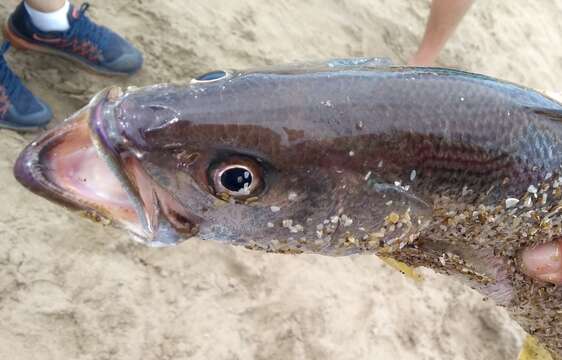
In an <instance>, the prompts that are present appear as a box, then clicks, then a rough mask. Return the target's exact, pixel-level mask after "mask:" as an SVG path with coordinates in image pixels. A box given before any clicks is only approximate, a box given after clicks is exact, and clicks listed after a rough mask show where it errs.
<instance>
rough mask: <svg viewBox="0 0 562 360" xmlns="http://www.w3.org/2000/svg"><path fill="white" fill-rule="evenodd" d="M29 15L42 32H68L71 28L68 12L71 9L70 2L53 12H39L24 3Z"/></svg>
mask: <svg viewBox="0 0 562 360" xmlns="http://www.w3.org/2000/svg"><path fill="white" fill-rule="evenodd" d="M23 5H24V6H25V9H26V10H27V13H28V14H29V16H30V17H31V21H32V22H33V25H35V26H37V27H38V28H39V30H41V31H66V30H68V29H69V28H70V24H69V23H68V10H69V9H70V2H69V1H68V0H66V1H65V3H64V5H63V7H61V8H60V9H58V10H55V11H53V12H48V13H45V12H41V11H37V10H35V9H34V8H32V7H31V6H29V5H27V3H26V2H24V3H23Z"/></svg>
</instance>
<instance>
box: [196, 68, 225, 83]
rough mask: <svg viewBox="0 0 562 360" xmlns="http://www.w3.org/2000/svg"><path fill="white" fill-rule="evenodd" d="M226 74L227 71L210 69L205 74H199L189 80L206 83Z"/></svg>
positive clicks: (221, 77)
mask: <svg viewBox="0 0 562 360" xmlns="http://www.w3.org/2000/svg"><path fill="white" fill-rule="evenodd" d="M227 76H228V73H227V72H226V71H224V70H215V71H211V72H208V73H206V74H203V75H200V76H198V77H196V78H195V79H193V80H192V81H191V82H192V83H195V84H196V83H206V82H211V81H217V80H220V79H223V78H225V77H227Z"/></svg>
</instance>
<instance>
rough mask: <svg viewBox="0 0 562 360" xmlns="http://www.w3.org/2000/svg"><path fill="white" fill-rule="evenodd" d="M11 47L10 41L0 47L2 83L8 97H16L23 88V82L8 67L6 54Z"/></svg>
mask: <svg viewBox="0 0 562 360" xmlns="http://www.w3.org/2000/svg"><path fill="white" fill-rule="evenodd" d="M9 48H10V43H9V42H7V41H5V42H4V43H3V44H2V46H1V47H0V84H2V85H3V86H4V88H5V89H6V92H7V94H6V95H7V96H8V98H10V99H14V98H15V97H16V94H17V93H19V92H20V91H21V90H22V89H23V84H22V83H21V80H20V78H19V77H17V75H16V74H14V73H13V71H12V70H11V69H10V68H9V67H8V63H6V59H5V58H4V54H5V53H6V51H8V49H9Z"/></svg>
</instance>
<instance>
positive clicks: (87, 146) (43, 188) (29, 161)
mask: <svg viewBox="0 0 562 360" xmlns="http://www.w3.org/2000/svg"><path fill="white" fill-rule="evenodd" d="M116 94H117V95H116ZM121 95H122V92H121V91H120V89H118V88H109V89H106V90H104V91H102V92H100V93H99V94H98V95H96V96H95V97H94V99H93V100H92V101H91V102H90V104H89V105H88V106H86V107H85V108H83V109H82V110H80V111H79V112H77V113H76V114H75V115H73V116H72V117H70V118H69V119H67V120H66V121H65V122H64V123H62V124H61V125H60V126H57V127H56V128H54V129H52V130H50V131H48V132H46V133H45V134H43V135H42V136H40V137H39V138H38V139H37V140H36V141H34V142H32V143H31V144H29V145H28V146H27V147H26V148H25V149H24V151H23V152H22V153H21V154H20V156H19V157H18V159H17V161H16V164H15V166H14V175H15V177H16V179H17V180H18V181H19V182H20V183H21V184H22V185H23V186H25V187H26V188H28V189H29V190H30V191H32V192H34V193H35V194H37V195H39V196H42V197H44V198H46V199H48V200H51V201H53V202H55V203H58V204H60V205H63V206H65V207H67V208H69V209H71V210H74V211H77V212H79V213H81V214H83V215H85V216H86V217H88V218H90V219H92V220H95V221H97V222H102V223H104V224H108V223H111V224H112V225H115V226H116V227H119V228H123V229H125V230H127V231H128V232H129V233H130V234H131V236H132V237H133V239H134V240H136V241H139V242H141V243H143V244H146V245H149V246H155V247H160V246H170V245H175V244H178V243H179V242H181V241H183V240H185V239H187V238H189V237H191V236H192V235H193V234H194V233H195V231H196V229H197V227H196V225H195V224H194V221H193V220H191V216H190V215H184V213H185V211H184V208H183V206H181V205H180V204H179V203H178V202H177V201H175V199H174V198H173V196H172V195H170V194H169V193H167V192H166V191H165V190H163V189H162V188H161V187H159V186H158V184H157V183H155V182H154V181H153V180H152V179H151V178H150V176H148V175H147V174H146V172H144V170H143V168H142V164H141V161H140V160H139V159H138V158H136V157H135V156H131V154H129V153H126V154H119V153H116V152H115V151H114V149H115V145H114V143H113V142H112V141H114V140H115V139H114V138H109V137H106V136H105V135H106V134H105V133H104V132H103V130H104V129H107V127H108V126H107V123H108V122H110V121H111V120H112V119H111V117H109V116H107V115H108V114H109V113H108V111H103V110H104V109H105V105H106V104H107V102H108V101H109V102H110V101H116V100H118V98H120V96H121ZM104 116H105V117H104Z"/></svg>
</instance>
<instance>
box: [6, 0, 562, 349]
mask: <svg viewBox="0 0 562 360" xmlns="http://www.w3.org/2000/svg"><path fill="white" fill-rule="evenodd" d="M16 4H17V1H15V0H5V1H3V2H2V3H1V4H0V18H1V19H5V18H6V17H7V16H8V15H9V13H10V11H11V10H12V9H13V7H14V6H15V5H16ZM428 12H429V1H426V0H409V1H407V0H394V1H391V0H309V1H305V2H303V1H296V0H285V1H270V0H260V1H258V0H247V1H228V2H227V1H219V0H207V1H191V0H169V1H165V2H164V1H163V2H159V1H155V0H134V1H132V0H115V1H109V0H98V1H93V2H92V6H91V10H90V15H91V16H92V18H94V19H95V20H96V21H98V22H100V23H103V24H105V25H107V26H109V27H111V28H112V29H114V30H115V31H117V32H119V33H121V34H123V35H124V36H126V37H127V38H128V39H129V40H131V41H132V42H134V43H135V45H137V46H138V47H139V48H140V49H142V51H143V52H144V54H145V67H144V69H143V70H142V71H141V73H140V74H138V75H136V76H134V77H132V78H109V77H102V76H96V75H93V74H91V73H88V72H84V71H83V70H82V69H81V68H79V67H77V66H75V65H72V64H69V63H68V62H66V61H64V60H60V59H58V58H55V57H50V56H44V55H39V54H35V53H26V52H21V51H17V50H11V51H10V52H9V53H8V54H7V59H8V62H9V63H10V64H11V65H12V68H13V69H14V71H15V72H16V73H17V74H19V75H20V76H21V77H22V78H23V79H24V82H25V83H26V85H27V86H29V88H31V89H32V90H33V92H34V93H36V94H37V95H38V96H40V97H42V98H43V99H44V100H45V101H46V102H48V103H49V104H50V105H51V106H52V108H53V110H54V112H55V120H54V121H53V122H52V124H51V125H50V126H54V125H56V124H57V123H60V122H61V121H62V120H63V119H64V118H65V117H67V116H69V115H71V114H72V113H73V112H74V111H76V110H77V109H79V108H80V107H82V106H83V105H84V104H85V103H86V102H87V101H88V100H89V98H90V97H91V96H92V95H93V94H94V93H96V92H97V91H99V90H101V89H102V88H104V87H106V86H108V85H112V84H118V85H122V86H127V85H136V86H141V85H149V84H154V83H162V82H186V81H189V80H190V79H191V78H192V77H193V76H196V75H197V74H200V73H203V72H206V71H208V70H213V69H220V68H234V69H244V68H249V67H258V66H262V65H271V64H277V63H285V62H289V61H299V60H304V61H310V60H319V59H327V58H331V57H353V56H386V57H389V58H391V59H393V60H394V61H395V62H396V63H399V64H401V63H405V62H406V61H407V59H408V57H409V56H410V55H411V54H412V53H413V52H414V51H415V49H416V46H417V44H418V43H419V41H420V39H421V36H422V34H423V29H424V24H425V20H426V18H427V15H428ZM561 14H562V0H543V1H540V2H514V1H510V2H507V1H505V2H499V1H496V2H486V1H479V2H476V3H475V6H474V8H473V9H471V11H470V12H469V14H468V16H467V18H466V19H465V21H464V22H463V23H462V24H461V26H460V28H459V29H458V31H457V33H456V34H455V36H454V37H453V38H452V39H451V41H450V43H449V44H448V46H447V48H446V49H445V51H444V52H443V54H442V56H441V58H440V60H439V65H441V66H451V67H455V68H460V69H465V70H469V71H474V72H479V73H484V74H487V75H491V76H495V77H498V78H501V79H505V80H509V81H513V82H516V83H519V84H522V85H526V86H529V87H532V88H537V89H542V90H546V91H554V92H560V91H562V71H561V69H562V37H561V34H562V21H560V15H561ZM33 137H34V136H33V135H31V134H18V133H15V132H10V131H5V130H0V181H1V183H2V192H1V193H0V203H1V204H2V206H1V207H0V324H1V325H0V359H11V360H20V359H21V360H31V359H48V360H50V359H53V360H54V359H57V360H60V359H78V360H104V359H143V360H164V359H219V360H222V359H225V360H235V359H236V360H238V359H240V360H245V359H263V360H265V359H268V360H276V359H279V360H281V359H283V360H285V359H318V360H324V359H330V360H331V359H337V360H346V359H350V360H351V359H354V360H360V359H400V360H409V359H412V360H414V359H415V360H421V359H446V360H448V359H451V360H453V359H455V360H465V359H466V360H469V359H489V360H496V359H497V360H500V359H502V360H503V359H505V360H515V359H516V358H517V354H518V352H519V349H520V348H521V344H522V342H523V339H524V336H525V335H524V334H523V332H522V331H521V329H520V328H519V327H518V326H517V324H515V323H514V322H513V321H512V320H510V319H509V317H508V316H507V315H506V313H505V312H504V311H503V310H502V309H500V308H498V307H496V306H495V305H494V304H493V303H492V302H491V301H485V299H483V298H482V296H481V295H480V294H478V293H476V292H474V291H472V290H471V289H469V288H467V287H465V286H463V285H461V284H458V283H456V282H454V281H453V280H451V279H448V278H445V277H442V276H438V275H436V274H434V273H432V272H431V271H429V270H422V271H421V272H422V273H423V275H424V277H425V281H423V282H421V283H418V282H415V281H413V280H411V279H409V278H405V277H404V276H403V275H402V274H400V273H399V272H397V271H395V270H394V269H391V268H389V267H388V266H386V265H385V264H384V263H383V262H382V261H381V260H379V259H377V258H376V257H374V256H354V257H347V258H328V257H322V256H313V255H301V256H290V255H270V254H263V253H258V252H251V251H248V250H245V249H241V248H234V247H230V246H224V245H221V244H217V243H211V242H203V241H197V240H193V241H188V242H185V243H183V244H182V245H181V246H179V247H176V248H168V249H151V248H146V247H143V246H141V245H138V244H135V243H133V242H132V241H130V240H129V238H128V236H127V235H126V234H124V233H122V232H120V231H118V230H114V229H112V228H108V227H103V226H100V225H97V224H94V223H91V222H90V221H88V220H86V219H83V218H81V217H78V216H76V215H74V214H72V213H70V212H69V211H66V210H65V209H63V208H60V207H58V206H55V205H53V204H51V203H49V202H47V201H46V200H44V199H42V198H39V197H37V196H34V195H33V194H31V193H30V192H27V191H26V190H24V189H23V188H22V187H21V186H20V185H19V184H18V183H17V182H16V181H15V180H14V179H13V176H12V170H11V169H12V165H13V163H14V161H15V159H16V157H17V155H18V153H19V151H21V149H22V148H23V147H24V146H25V145H26V144H27V143H28V142H30V141H31V140H32V139H33Z"/></svg>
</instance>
